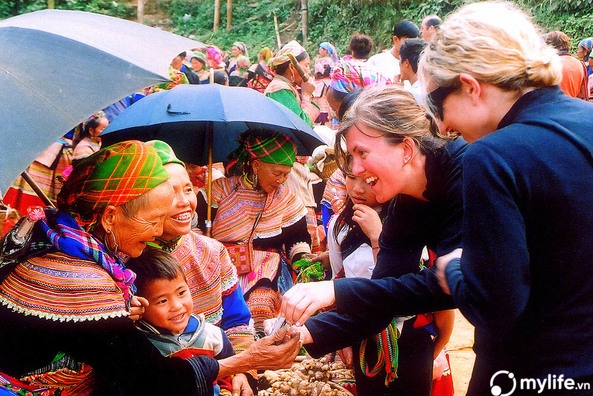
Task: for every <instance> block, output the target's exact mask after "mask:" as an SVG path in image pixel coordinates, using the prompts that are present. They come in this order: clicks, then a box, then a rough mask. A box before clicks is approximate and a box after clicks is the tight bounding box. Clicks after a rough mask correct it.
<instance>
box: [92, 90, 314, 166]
mask: <svg viewBox="0 0 593 396" xmlns="http://www.w3.org/2000/svg"><path fill="white" fill-rule="evenodd" d="M262 127H263V128H268V129H272V130H274V131H278V132H282V133H284V134H287V135H289V136H291V137H292V138H293V140H294V141H295V143H296V144H297V148H298V151H299V154H300V155H310V154H311V153H312V152H313V150H314V149H315V148H316V147H318V146H320V145H322V144H325V143H324V142H323V140H322V139H321V137H319V135H317V133H315V131H313V129H312V128H311V127H310V126H308V125H307V124H306V123H305V122H304V121H303V120H301V119H300V118H299V117H297V116H296V115H295V114H294V113H293V112H292V111H290V110H289V109H288V108H287V107H285V106H283V105H282V104H280V103H278V102H276V101H274V100H272V99H270V98H268V97H266V96H265V95H262V94H261V93H259V92H257V91H255V90H253V89H250V88H243V87H227V86H224V85H219V84H206V85H187V84H185V85H179V86H177V87H175V88H173V89H171V90H169V91H161V92H157V93H154V94H151V95H148V96H147V97H145V98H143V99H142V100H140V101H138V102H136V103H134V104H133V105H132V106H130V107H129V108H128V109H126V110H125V111H124V112H123V113H121V114H120V115H119V116H118V117H117V118H116V119H115V120H113V122H112V123H111V124H110V125H109V126H108V127H107V129H105V131H104V132H103V133H102V135H101V137H102V138H103V145H109V144H111V143H115V142H118V141H122V140H128V139H137V140H142V141H148V140H153V139H159V140H163V141H165V142H167V143H169V145H171V147H172V148H173V150H174V151H175V154H176V155H177V156H178V157H179V158H180V159H182V160H184V161H186V162H190V163H192V164H196V165H206V164H208V163H209V148H210V147H211V148H212V162H224V161H226V160H227V157H228V155H229V154H230V153H231V152H232V151H233V150H235V149H236V148H237V147H238V143H237V137H238V136H239V134H240V133H242V132H244V131H246V130H248V129H254V128H262ZM210 135H211V136H212V138H209V136H210Z"/></svg>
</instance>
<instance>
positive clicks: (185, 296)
mask: <svg viewBox="0 0 593 396" xmlns="http://www.w3.org/2000/svg"><path fill="white" fill-rule="evenodd" d="M143 297H145V298H146V299H147V300H148V302H149V303H150V305H149V306H148V307H146V311H145V312H144V315H143V317H142V319H144V320H146V321H147V322H148V323H150V324H152V325H153V326H157V327H160V328H162V329H167V330H169V331H170V332H171V333H173V334H181V333H182V332H183V330H185V328H186V327H187V322H188V321H189V317H190V315H191V313H192V311H193V301H192V298H191V293H190V292H189V287H188V286H187V282H186V281H185V278H184V277H183V274H181V273H178V274H177V277H176V278H175V279H172V280H169V279H157V280H154V281H152V282H150V283H149V284H148V285H147V287H146V288H145V292H144V296H143Z"/></svg>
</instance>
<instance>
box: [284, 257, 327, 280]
mask: <svg viewBox="0 0 593 396" xmlns="http://www.w3.org/2000/svg"><path fill="white" fill-rule="evenodd" d="M292 268H294V270H295V272H296V274H297V277H296V283H307V282H311V281H316V280H323V276H324V270H323V265H321V262H319V261H315V262H311V260H308V259H300V260H297V261H295V262H294V263H292Z"/></svg>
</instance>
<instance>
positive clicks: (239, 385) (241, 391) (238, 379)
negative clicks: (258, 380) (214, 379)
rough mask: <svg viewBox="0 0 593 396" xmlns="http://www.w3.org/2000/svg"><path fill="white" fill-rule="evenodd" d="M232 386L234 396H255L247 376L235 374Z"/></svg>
mask: <svg viewBox="0 0 593 396" xmlns="http://www.w3.org/2000/svg"><path fill="white" fill-rule="evenodd" d="M231 384H232V385H233V391H232V393H233V396H254V395H253V390H252V389H251V386H249V381H248V380H247V376H246V375H245V374H235V376H234V377H233V380H232V381H231Z"/></svg>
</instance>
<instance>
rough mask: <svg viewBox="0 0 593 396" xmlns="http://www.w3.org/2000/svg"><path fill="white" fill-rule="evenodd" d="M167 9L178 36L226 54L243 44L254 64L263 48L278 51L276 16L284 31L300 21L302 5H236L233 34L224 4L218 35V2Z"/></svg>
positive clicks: (199, 0) (265, 0) (268, 0)
mask: <svg viewBox="0 0 593 396" xmlns="http://www.w3.org/2000/svg"><path fill="white" fill-rule="evenodd" d="M163 4H164V5H166V10H167V12H168V14H169V15H170V17H171V19H172V20H173V23H174V25H175V28H174V32H175V33H177V34H180V35H183V36H187V37H191V38H193V39H196V40H198V41H202V42H204V43H208V44H214V45H217V46H219V47H220V48H222V49H223V50H229V49H230V47H231V45H232V44H233V42H235V41H243V42H244V43H245V44H246V45H247V49H248V52H249V55H250V58H251V60H252V61H255V60H256V55H257V53H258V52H259V50H260V49H261V48H262V47H265V46H267V47H270V48H272V50H273V51H275V50H277V49H278V48H277V47H278V46H277V40H276V34H275V31H274V13H275V14H276V16H277V18H278V23H279V29H280V30H282V29H283V28H285V27H286V26H287V24H288V22H287V21H289V20H291V18H292V19H293V20H295V21H299V18H298V16H297V17H294V15H297V14H298V9H299V8H298V4H297V3H296V2H294V1H292V2H291V1H278V0H259V1H256V0H245V1H237V0H235V1H234V2H233V19H232V27H231V30H230V31H228V32H227V30H226V2H225V1H221V8H220V25H219V30H218V31H217V32H213V31H212V29H213V20H214V1H212V0H172V1H171V2H170V3H168V4H167V3H163ZM299 4H300V3H299ZM296 27H297V26H296V24H295V25H294V26H293V28H292V29H290V35H287V36H286V40H288V39H289V38H290V39H292V37H291V35H292V34H293V33H294V29H296Z"/></svg>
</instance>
